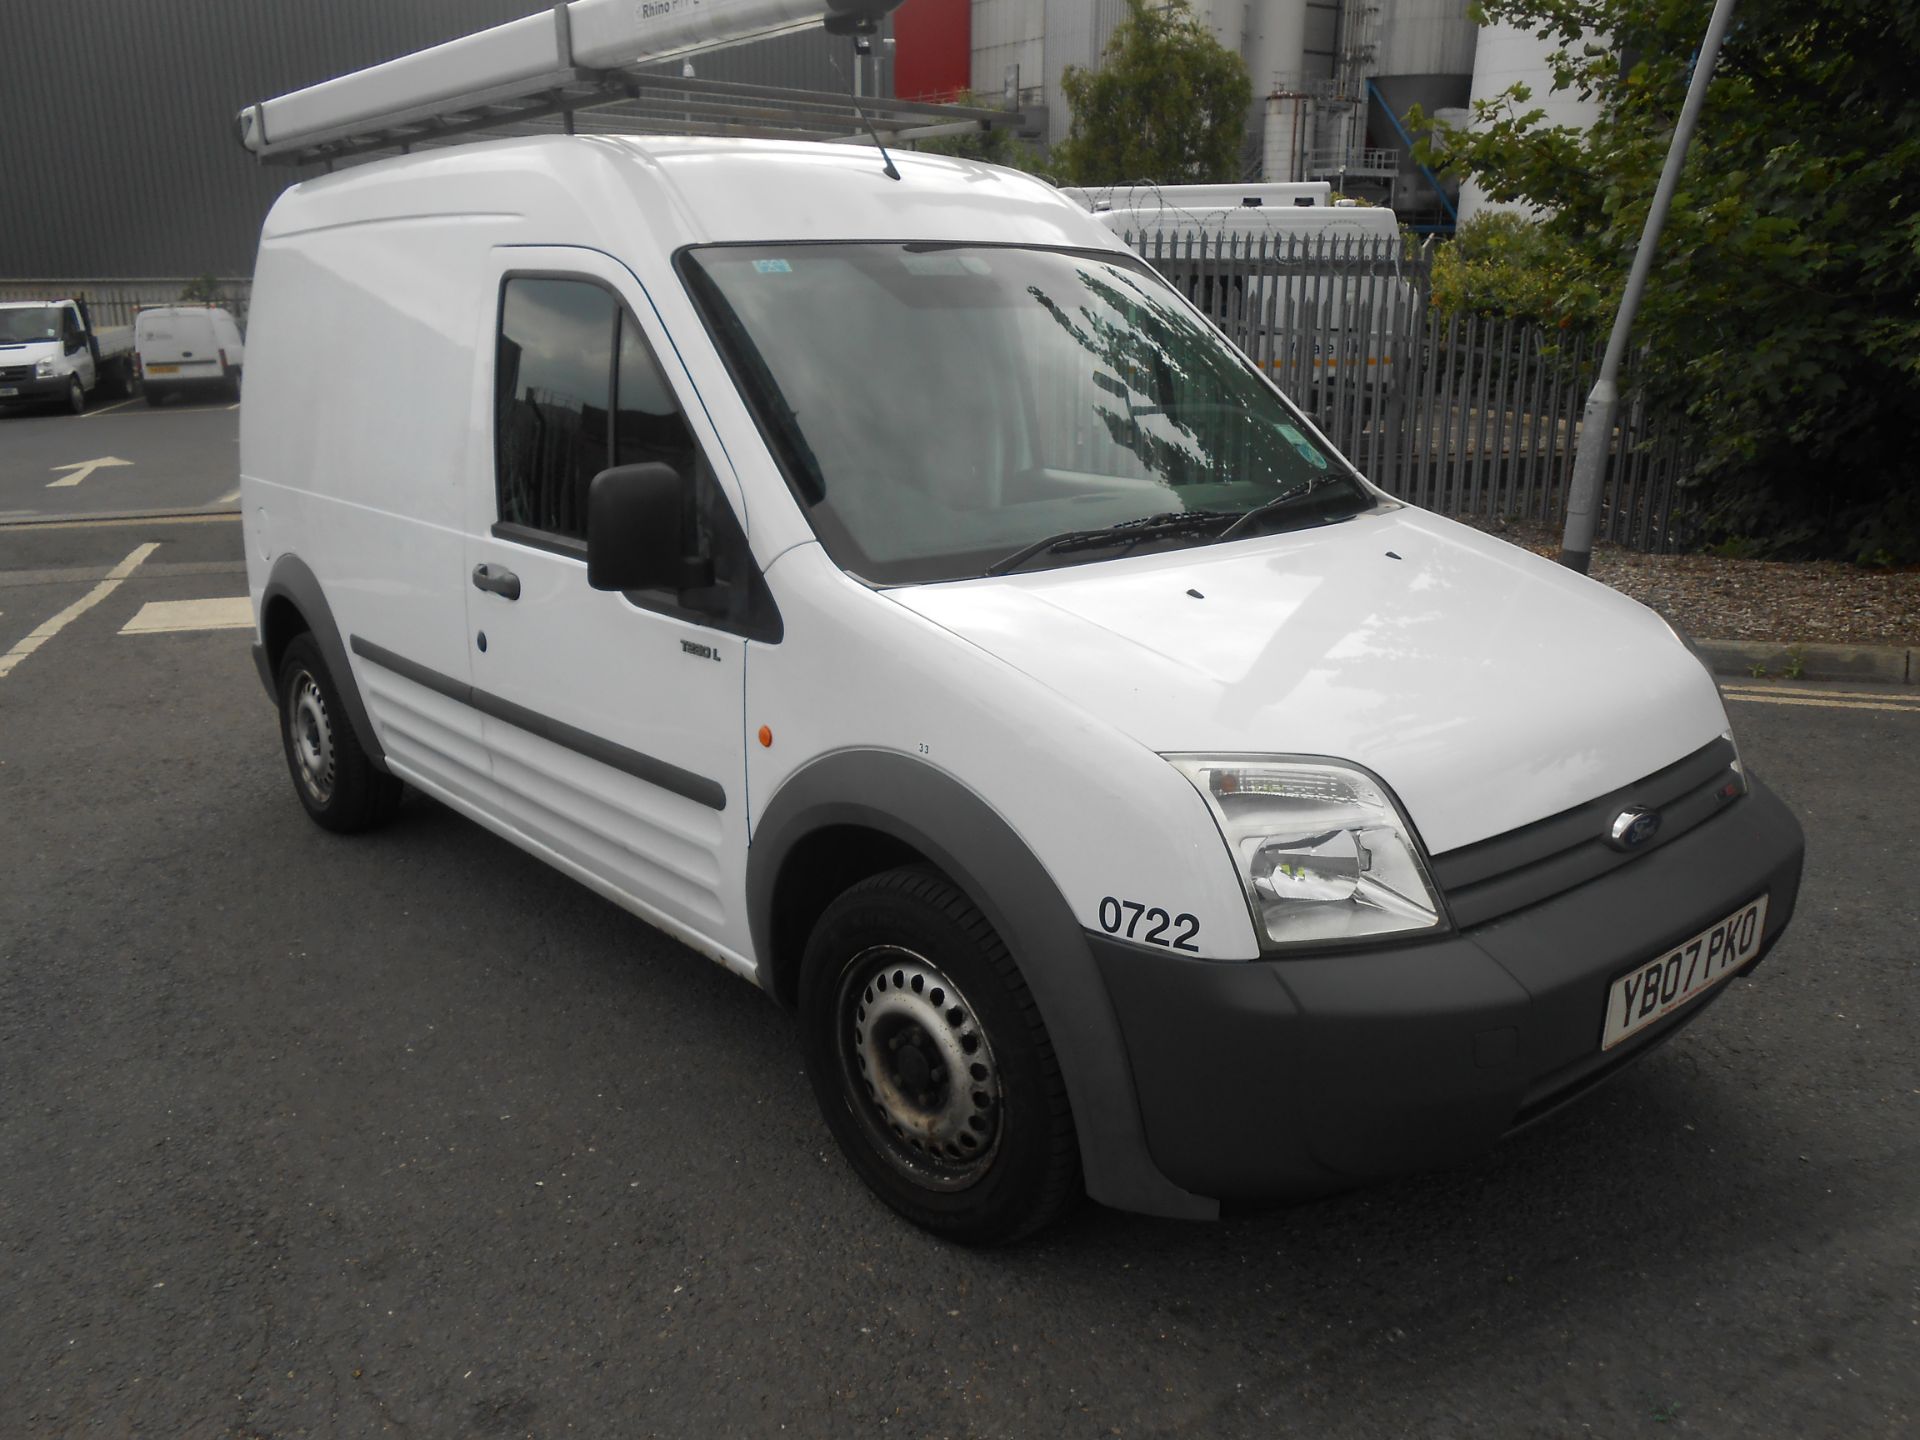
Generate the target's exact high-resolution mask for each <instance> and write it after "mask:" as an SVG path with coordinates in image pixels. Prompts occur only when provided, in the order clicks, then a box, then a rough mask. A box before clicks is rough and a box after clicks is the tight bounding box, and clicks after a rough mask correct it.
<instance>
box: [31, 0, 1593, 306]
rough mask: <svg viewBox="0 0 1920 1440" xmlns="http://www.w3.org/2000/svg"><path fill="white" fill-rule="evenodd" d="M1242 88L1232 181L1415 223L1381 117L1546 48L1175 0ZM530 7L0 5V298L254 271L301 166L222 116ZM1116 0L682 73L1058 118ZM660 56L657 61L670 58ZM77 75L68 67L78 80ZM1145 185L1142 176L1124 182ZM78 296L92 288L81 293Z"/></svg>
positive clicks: (1504, 76) (1006, 14)
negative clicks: (1288, 187)
mask: <svg viewBox="0 0 1920 1440" xmlns="http://www.w3.org/2000/svg"><path fill="white" fill-rule="evenodd" d="M1192 4H1193V7H1194V10H1195V13H1196V14H1197V15H1198V16H1199V18H1200V19H1201V21H1202V22H1203V23H1204V24H1206V25H1207V26H1208V27H1209V28H1210V29H1211V30H1212V31H1213V32H1214V34H1215V35H1216V36H1217V37H1218V38H1219V39H1220V40H1221V42H1222V43H1223V44H1225V45H1227V46H1228V47H1230V48H1232V49H1234V50H1236V51H1238V52H1239V53H1240V54H1241V55H1242V56H1243V57H1244V58H1245V59H1246V61H1247V65H1248V69H1249V71H1250V72H1251V74H1252V77H1253V82H1254V96H1255V99H1254V106H1253V111H1252V113H1251V114H1249V116H1248V132H1247V133H1248V141H1247V148H1246V152H1245V166H1244V178H1265V179H1270V180H1299V179H1324V180H1330V181H1332V182H1334V184H1335V185H1336V186H1337V187H1338V188H1339V189H1340V190H1342V191H1343V192H1344V193H1348V194H1355V195H1361V196H1365V197H1368V198H1372V199H1376V200H1380V201H1384V202H1386V203H1389V204H1391V205H1392V206H1393V207H1394V208H1395V210H1396V211H1398V212H1399V213H1400V214H1401V215H1402V217H1403V218H1404V219H1407V220H1409V221H1411V222H1413V223H1416V224H1421V225H1424V226H1430V227H1432V228H1437V229H1448V228H1451V226H1452V224H1453V222H1454V220H1455V218H1456V216H1459V215H1461V214H1462V213H1463V212H1464V213H1471V211H1472V209H1473V208H1474V207H1475V206H1476V204H1478V203H1479V197H1477V196H1476V195H1474V194H1473V193H1472V191H1471V190H1470V189H1469V191H1468V192H1467V193H1466V194H1464V195H1461V196H1458V197H1457V198H1456V196H1455V194H1454V193H1453V190H1452V189H1451V187H1442V186H1440V185H1439V184H1438V183H1437V182H1436V181H1435V180H1434V178H1433V177H1432V176H1430V175H1428V174H1426V173H1425V172H1424V171H1422V170H1421V169H1420V168H1419V167H1418V166H1417V165H1416V164H1415V163H1414V161H1413V158H1412V155H1411V138H1410V137H1409V136H1407V135H1406V134H1405V133H1404V128H1403V127H1402V125H1401V123H1400V118H1399V117H1400V116H1402V115H1404V114H1405V113H1406V111H1407V109H1408V108H1409V107H1410V106H1411V105H1413V104H1415V103H1418V104H1419V105H1421V106H1422V107H1423V108H1424V109H1425V110H1426V111H1427V112H1428V113H1429V114H1438V115H1441V116H1443V117H1451V118H1454V119H1457V120H1462V121H1463V120H1464V118H1465V115H1466V107H1467V105H1468V103H1469V100H1470V99H1471V98H1477V97H1482V96H1486V95H1491V94H1494V93H1497V92H1498V91H1499V90H1500V89H1502V88H1504V87H1505V86H1506V85H1508V84H1511V83H1513V81H1515V80H1527V81H1529V82H1530V83H1531V84H1532V85H1533V88H1534V90H1535V93H1536V98H1537V101H1538V102H1539V103H1542V104H1543V106H1544V107H1545V108H1547V109H1548V110H1549V112H1550V114H1552V116H1553V118H1554V119H1556V120H1560V121H1565V122H1569V123H1582V122H1583V120H1584V118H1585V115H1584V114H1583V111H1582V108H1581V106H1580V103H1579V102H1577V101H1573V100H1570V99H1568V98H1566V97H1552V96H1549V95H1548V82H1547V69H1546V63H1545V62H1546V54H1547V51H1548V50H1549V49H1550V48H1551V47H1550V46H1548V45H1546V44H1545V43H1544V42H1542V41H1539V40H1537V39H1536V38H1534V37H1533V36H1531V35H1527V34H1525V33H1523V32H1519V31H1515V30H1513V29H1511V28H1510V27H1504V26H1488V27H1484V28H1483V27H1480V26H1478V25H1476V24H1475V23H1474V22H1473V21H1472V20H1470V19H1469V18H1468V17H1467V8H1468V0H1192ZM539 8H540V6H539V4H538V3H537V0H410V3H408V4H405V5H393V4H389V3H383V0H328V3H327V4H325V5H321V6H315V5H307V4H297V3H294V0H196V3H195V4H193V5H164V6H161V5H153V4H151V3H149V0H89V3H87V4H84V5H76V4H69V3H64V0H14V3H12V4H10V5H9V6H8V7H7V19H6V44H4V45H0V120H3V121H4V123H5V126H6V129H7V133H8V135H9V137H10V144H9V146H8V151H7V156H6V158H5V160H4V161H0V175H3V177H4V183H3V184H0V190H4V193H5V195H6V199H7V208H8V212H9V217H10V220H9V223H8V224H7V225H6V226H5V227H0V293H19V292H20V287H21V285H22V284H25V285H26V288H27V289H32V288H34V286H35V284H36V283H37V282H49V283H50V282H54V281H64V282H76V281H81V280H85V281H92V282H98V281H108V280H111V281H120V282H126V283H125V286H124V293H125V294H126V295H127V296H129V297H132V298H141V299H146V298H171V297H172V294H175V293H177V288H175V289H170V287H174V286H175V282H176V281H178V282H181V283H184V282H185V281H186V280H187V279H189V278H192V277H198V276H204V275H214V276H219V277H232V278H235V279H238V278H240V277H244V276H246V275H248V274H249V273H250V272H251V270H252V263H253V249H254V244H255V239H256V237H257V235H258V233H259V226H260V221H261V219H262V218H263V217H264V215H265V214H266V211H267V208H268V206H270V205H271V204H272V202H273V198H274V196H275V195H277V194H278V193H279V191H280V189H281V188H282V187H283V186H285V185H287V184H289V183H291V182H292V181H293V180H295V179H299V178H302V177H303V175H304V174H306V173H310V172H304V171H301V170H297V169H291V168H284V167H271V168H262V167H261V166H260V165H258V164H257V163H256V162H255V161H254V160H253V159H252V158H250V157H249V156H248V155H246V154H245V152H244V151H242V149H241V148H240V146H239V145H238V144H236V143H235V141H234V136H233V117H234V114H235V112H236V111H237V110H238V109H239V108H240V107H241V106H243V105H245V104H247V103H248V102H250V101H252V100H254V99H256V98H258V97H259V96H262V95H270V94H278V93H282V92H285V91H288V90H292V89H296V88H298V87H300V86H302V85H308V84H312V83H315V82H317V81H319V80H324V79H327V78H329V77H331V76H334V75H338V74H341V73H343V72H346V71H349V70H354V69H357V68H360V67H362V66H366V65H369V64H373V63H376V62H378V61H380V60H383V59H387V58H390V57H393V56H396V55H401V54H405V53H407V52H409V51H412V50H416V49H420V48H423V47H425V46H428V45H433V44H437V43H438V42H440V41H442V40H446V39H450V38H452V37H454V36H457V35H461V34H466V33H468V32H470V31H473V30H476V29H479V28H482V27H484V26H487V25H491V24H495V23H498V22H500V21H503V20H507V19H512V18H515V17H517V16H520V15H524V14H527V13H530V12H533V11H537V10H538V9H539ZM1125 14H1126V5H1125V0H906V3H905V4H904V5H903V6H902V8H901V9H900V10H898V11H897V12H895V14H894V15H893V16H892V17H891V18H890V20H889V21H888V23H887V26H886V29H885V31H884V32H883V34H882V35H881V36H880V37H878V43H877V44H875V45H874V47H873V55H872V58H871V59H869V60H867V61H864V62H859V65H858V69H856V62H855V59H854V56H853V54H852V51H851V45H850V42H849V41H848V40H847V39H845V38H844V37H835V36H830V35H827V34H825V33H822V32H819V31H815V32H810V33H803V34H796V35H788V36H782V37H779V38H776V39H772V40H766V41H761V42H758V43H756V44H751V45H743V46H740V47H737V48H734V49H728V50H722V51H717V52H714V53H712V54H711V55H703V56H701V57H700V58H699V60H698V69H699V72H700V74H701V75H703V76H707V77H710V78H713V79H717V80H730V81H747V82H752V83H756V84H764V85H778V86H783V87H789V88H794V89H803V90H813V91H831V92H835V93H839V94H845V93H847V92H848V91H849V90H850V89H851V88H853V87H854V86H856V85H858V86H859V87H861V88H862V89H863V90H864V93H866V94H869V95H895V94H897V95H899V96H903V97H907V96H910V97H917V98H928V99H949V98H952V97H954V96H956V95H958V94H959V93H961V92H962V91H965V90H968V89H971V91H972V92H973V93H974V94H975V95H976V96H978V97H980V100H981V101H982V102H983V103H996V104H998V103H1004V104H1006V105H1008V106H1010V107H1016V108H1020V109H1022V110H1024V111H1025V112H1026V113H1027V115H1028V117H1029V121H1030V122H1031V124H1032V126H1033V127H1034V128H1035V130H1036V131H1037V135H1038V138H1040V139H1041V140H1043V141H1044V142H1047V143H1051V142H1054V141H1057V140H1059V139H1060V138H1062V137H1063V136H1064V135H1065V134H1066V133H1067V127H1068V124H1069V120H1070V116H1069V114H1068V110H1067V107H1066V105H1065V103H1064V100H1063V98H1062V95H1061V90H1060V79H1061V76H1062V74H1063V73H1064V72H1065V70H1066V67H1067V66H1069V65H1078V66H1085V67H1094V66H1097V65H1098V64H1099V61H1100V56H1101V52H1102V50H1103V49H1104V48H1105V46H1106V43H1107V41H1108V39H1109V38H1110V36H1111V35H1112V33H1113V30H1114V27H1115V26H1116V25H1117V24H1118V23H1119V22H1120V20H1121V19H1123V18H1124V16H1125ZM678 68H679V67H678V66H676V67H675V69H676V70H678ZM76 77H78V78H77V79H76ZM1143 178H1145V177H1143ZM95 291H96V293H106V292H105V291H103V290H102V289H101V287H99V286H98V285H96V286H95Z"/></svg>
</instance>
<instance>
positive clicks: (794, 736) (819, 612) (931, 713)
mask: <svg viewBox="0 0 1920 1440" xmlns="http://www.w3.org/2000/svg"><path fill="white" fill-rule="evenodd" d="M1102 568H1104V567H1102ZM768 579H769V581H770V582H772V581H774V580H776V579H777V581H778V585H779V594H780V597H781V604H782V606H783V608H786V609H788V610H790V611H792V612H793V613H792V614H790V615H789V622H788V626H787V636H786V639H785V640H784V641H782V643H780V644H779V645H773V646H756V647H755V648H754V651H753V654H752V655H751V656H750V657H749V661H748V668H747V712H746V722H747V726H748V729H749V732H752V731H754V730H757V729H758V727H760V726H761V725H765V726H766V727H767V728H768V729H769V730H770V731H771V732H772V736H773V743H772V745H771V746H762V745H760V744H758V743H755V744H752V745H750V746H749V747H748V757H749V758H748V769H747V783H748V789H749V792H750V793H751V795H752V797H753V799H754V804H755V807H756V811H758V810H760V809H764V808H765V806H766V805H767V804H768V803H769V802H771V801H772V799H773V798H774V797H775V796H776V795H777V794H778V793H779V788H780V786H781V785H782V784H783V783H784V782H785V781H786V780H787V779H788V778H789V777H790V776H791V775H792V774H793V773H794V772H795V771H797V770H799V769H802V768H804V767H805V765H806V764H807V763H808V762H810V761H812V760H814V759H816V758H817V757H819V756H821V755H827V754H832V753H834V752H836V751H840V750H850V749H875V750H887V751H893V752H896V753H898V754H901V755H906V756H908V757H910V758H912V759H915V760H917V761H920V762H921V763H923V764H927V765H931V766H933V767H934V768H935V769H937V770H940V771H942V772H943V773H945V774H947V775H949V776H951V777H952V778H954V779H955V780H957V781H959V782H960V783H961V784H962V785H963V786H965V787H966V788H967V789H969V790H971V791H973V792H974V793H975V794H976V795H978V796H979V797H980V798H981V799H982V800H984V801H985V802H986V803H987V805H988V806H989V807H990V808H992V809H993V810H995V811H996V812H997V813H998V814H999V815H1000V816H1001V817H1002V818H1003V819H1005V820H1006V821H1007V822H1008V823H1009V824H1010V825H1011V826H1012V827H1013V829H1014V831H1015V832H1016V833H1017V834H1019V835H1020V836H1021V837H1022V838H1024V839H1025V840H1026V842H1027V844H1028V845H1029V847H1030V848H1031V849H1032V850H1033V852H1034V854H1035V855H1036V856H1038V857H1039V859H1040V861H1041V863H1042V864H1043V865H1044V866H1045V867H1046V868H1047V871H1048V873H1049V875H1050V876H1051V877H1052V879H1053V881H1054V883H1055V885H1056V886H1057V887H1058V889H1059V891H1060V893H1061V894H1062V895H1063V896H1065V897H1066V900H1067V903H1068V905H1069V907H1070V908H1071V909H1072V910H1073V912H1074V915H1075V917H1076V918H1077V919H1078V920H1079V921H1080V923H1081V925H1082V926H1084V927H1085V928H1087V929H1094V928H1096V927H1097V926H1098V925H1099V923H1100V921H1099V913H1100V901H1101V899H1102V898H1103V897H1105V896H1114V897H1116V898H1119V899H1122V900H1134V901H1139V902H1141V903H1142V904H1145V905H1148V906H1158V907H1160V908H1162V909H1164V910H1166V911H1167V912H1168V913H1169V914H1170V915H1179V914H1182V913H1185V914H1191V915H1192V916H1194V917H1195V919H1196V920H1197V921H1198V927H1199V928H1198V934H1197V936H1196V937H1195V953H1197V954H1200V955H1204V956H1207V957H1210V958H1214V959H1250V958H1252V957H1253V956H1254V955H1257V954H1258V953H1259V947H1258V946H1257V944H1256V943H1255V940H1254V934H1253V921H1252V918H1251V915H1250V914H1249V912H1248V910H1247V902H1246V896H1245V894H1244V893H1243V892H1242V890H1241V888H1240V884H1239V881H1238V879H1237V878H1236V876H1235V875H1234V872H1233V869H1232V867H1231V866H1230V865H1227V864H1223V863H1222V860H1223V858H1224V851H1223V850H1222V844H1221V839H1220V832H1219V830H1218V829H1217V828H1216V827H1215V825H1214V823H1213V817H1212V815H1211V814H1210V813H1209V812H1208V810H1207V807H1206V804H1205V802H1204V801H1202V800H1201V798H1200V795H1199V792H1198V791H1196V790H1195V789H1194V788H1193V786H1192V785H1191V784H1189V783H1188V782H1187V780H1186V778H1185V777H1184V776H1182V775H1181V774H1180V772H1179V771H1177V770H1175V769H1174V768H1173V766H1171V765H1169V764H1168V763H1167V762H1166V761H1164V760H1163V759H1161V758H1160V757H1159V756H1158V755H1156V754H1154V753H1153V752H1152V751H1151V750H1149V749H1146V748H1144V747H1142V746H1141V745H1139V744H1138V743H1136V742H1135V741H1134V740H1132V739H1129V738H1128V736H1127V734H1126V733H1125V729H1124V726H1121V725H1116V724H1114V723H1112V722H1113V721H1114V720H1115V719H1116V718H1118V717H1116V716H1115V715H1113V714H1112V713H1111V712H1102V711H1100V710H1098V709H1094V708H1089V707H1087V706H1085V705H1083V704H1080V703H1078V700H1077V697H1073V696H1068V695H1064V694H1063V693H1062V692H1061V690H1060V689H1059V688H1058V687H1056V686H1051V685H1048V684H1047V683H1045V682H1044V681H1042V680H1037V679H1035V678H1033V676H1031V675H1030V674H1023V673H1021V671H1020V669H1019V668H1018V663H1017V661H1016V662H1014V663H1011V664H1010V663H1008V662H1007V661H1005V660H1003V659H1002V658H1001V654H1000V653H999V652H1007V653H1012V654H1014V655H1017V656H1020V657H1021V658H1025V659H1028V660H1035V659H1037V658H1038V651H1037V650H1027V649H1025V648H1024V647H1023V646H1022V645H1020V644H1019V643H1017V642H1016V641H1015V637H1013V636H1011V635H1008V634H1005V633H1003V632H1001V631H1000V629H999V627H998V626H997V625H996V624H995V622H994V619H993V617H991V616H986V615H983V616H982V617H981V622H982V623H980V624H979V625H976V626H975V627H973V629H972V632H971V633H970V634H968V635H966V636H965V637H960V636H958V635H957V634H955V633H952V632H951V631H950V630H948V629H944V628H941V627H939V626H937V625H935V624H929V623H928V621H927V620H926V619H924V618H922V617H921V615H920V614H918V613H917V612H916V610H915V608H914V605H913V599H912V597H914V596H916V595H921V594H933V593H937V592H945V591H950V590H953V589H955V588H957V587H954V586H950V585H938V586H927V587H921V588H916V589H907V590H892V591H886V592H882V593H880V594H876V593H875V592H873V591H871V590H869V589H867V588H866V587H865V586H863V585H861V584H860V583H859V582H857V581H855V580H852V579H849V578H848V577H847V576H846V575H844V574H842V573H841V571H840V570H839V569H838V568H837V567H836V566H835V565H834V564H833V562H832V560H831V559H830V558H828V556H827V554H826V552H825V551H824V550H823V549H821V547H820V546H819V545H817V544H811V545H804V546H799V547H796V548H795V549H793V550H791V551H789V552H788V553H787V554H786V555H784V556H782V557H781V560H780V563H779V565H778V567H777V570H776V574H775V575H770V576H769V577H768ZM898 600H904V601H905V602H906V603H895V602H896V601H898ZM1008 618H1010V619H1014V620H1018V619H1019V618H1021V617H1017V616H1016V617H1008ZM963 638H964V643H963ZM1060 658H1061V659H1062V660H1065V659H1066V657H1064V656H1062V657H1060ZM1127 678H1128V677H1126V676H1124V675H1123V676H1117V677H1115V684H1116V686H1118V687H1121V688H1124V686H1125V685H1126V683H1127ZM1132 678H1133V679H1134V680H1137V681H1144V680H1146V679H1147V678H1148V677H1144V676H1142V675H1140V674H1139V673H1138V672H1137V671H1136V672H1135V673H1134V674H1133V676H1132ZM1147 816H1151V817H1152V819H1151V821H1147V820H1145V819H1144V817H1147Z"/></svg>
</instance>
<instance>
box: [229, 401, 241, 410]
mask: <svg viewBox="0 0 1920 1440" xmlns="http://www.w3.org/2000/svg"><path fill="white" fill-rule="evenodd" d="M239 408H240V402H239V401H238V400H236V401H234V402H233V403H232V404H231V405H229V406H227V409H229V410H238V409H239Z"/></svg>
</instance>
